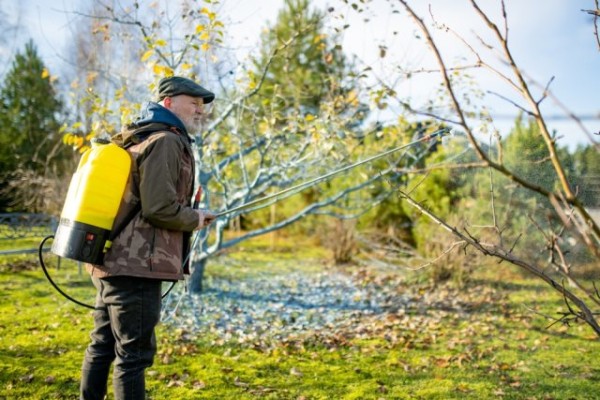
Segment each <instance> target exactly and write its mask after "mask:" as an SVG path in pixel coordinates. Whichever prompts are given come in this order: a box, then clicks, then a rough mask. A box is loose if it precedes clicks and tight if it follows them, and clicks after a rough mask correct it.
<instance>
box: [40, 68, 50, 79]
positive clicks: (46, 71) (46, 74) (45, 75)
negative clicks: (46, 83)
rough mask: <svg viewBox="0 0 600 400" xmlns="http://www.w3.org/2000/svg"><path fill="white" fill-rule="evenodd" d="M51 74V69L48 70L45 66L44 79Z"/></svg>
mask: <svg viewBox="0 0 600 400" xmlns="http://www.w3.org/2000/svg"><path fill="white" fill-rule="evenodd" d="M49 76H50V71H48V68H44V70H43V71H42V79H46V78H47V77H49Z"/></svg>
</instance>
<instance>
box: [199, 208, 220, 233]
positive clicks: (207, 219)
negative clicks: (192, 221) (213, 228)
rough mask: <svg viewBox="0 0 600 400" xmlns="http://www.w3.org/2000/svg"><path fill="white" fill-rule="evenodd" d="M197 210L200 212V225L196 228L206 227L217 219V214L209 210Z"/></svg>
mask: <svg viewBox="0 0 600 400" xmlns="http://www.w3.org/2000/svg"><path fill="white" fill-rule="evenodd" d="M196 211H197V212H198V226H197V227H196V230H198V229H204V228H206V227H207V226H209V225H210V224H212V223H213V222H214V221H215V219H217V216H216V215H215V214H213V213H212V212H210V211H208V210H196Z"/></svg>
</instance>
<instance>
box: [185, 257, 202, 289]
mask: <svg viewBox="0 0 600 400" xmlns="http://www.w3.org/2000/svg"><path fill="white" fill-rule="evenodd" d="M205 267H206V259H203V260H200V261H193V262H192V275H191V276H190V280H189V283H188V290H189V291H190V293H193V294H200V293H202V284H203V282H204V268H205Z"/></svg>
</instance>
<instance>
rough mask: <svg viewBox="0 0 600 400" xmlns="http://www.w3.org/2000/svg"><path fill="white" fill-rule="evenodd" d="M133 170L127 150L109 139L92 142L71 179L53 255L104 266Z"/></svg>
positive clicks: (55, 238)
mask: <svg viewBox="0 0 600 400" xmlns="http://www.w3.org/2000/svg"><path fill="white" fill-rule="evenodd" d="M130 169H131V157H130V155H129V153H127V151H126V150H124V149H122V148H121V147H119V146H117V145H116V144H114V143H110V142H109V141H107V140H101V139H94V140H93V141H92V147H91V148H90V149H88V150H87V151H86V152H85V153H84V154H83V155H82V157H81V160H80V161H79V165H78V167H77V171H75V174H73V178H72V179H71V184H70V185H69V190H68V192H67V198H66V200H65V204H64V206H63V209H62V213H61V215H60V224H59V226H58V229H57V231H56V235H55V236H54V243H53V245H52V252H53V253H54V254H56V255H59V256H61V257H66V258H70V259H73V260H78V261H83V262H89V263H92V264H102V262H103V258H104V252H105V251H106V248H105V247H106V242H107V241H108V240H109V236H110V231H111V229H112V227H113V222H114V220H115V217H116V215H117V211H118V210H119V205H120V204H121V198H122V197H123V193H124V191H125V186H126V185H127V179H128V177H129V171H130Z"/></svg>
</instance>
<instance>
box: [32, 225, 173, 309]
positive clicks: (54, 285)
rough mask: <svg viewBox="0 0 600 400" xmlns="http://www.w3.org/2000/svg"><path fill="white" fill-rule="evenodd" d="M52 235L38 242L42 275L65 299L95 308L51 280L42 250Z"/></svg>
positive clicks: (164, 295)
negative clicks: (69, 293)
mask: <svg viewBox="0 0 600 400" xmlns="http://www.w3.org/2000/svg"><path fill="white" fill-rule="evenodd" d="M53 238H54V235H50V236H46V237H45V238H44V239H43V240H42V242H41V243H40V247H39V248H38V258H39V260H40V265H41V266H42V271H44V275H46V278H48V282H50V284H51V285H52V286H53V287H54V289H56V291H57V292H58V293H60V294H62V295H63V296H64V297H65V298H66V299H67V300H70V301H72V302H73V303H75V304H77V305H80V306H82V307H85V308H89V309H90V310H96V309H97V308H96V307H94V306H91V305H89V304H86V303H83V302H81V301H79V300H77V299H74V298H73V297H71V296H69V295H68V294H66V293H65V292H64V291H63V290H62V289H61V288H59V287H58V285H57V284H56V283H55V282H54V281H53V280H52V278H51V277H50V274H49V273H48V269H47V268H46V264H45V263H44V257H43V254H42V253H43V250H44V244H45V243H46V241H47V240H48V239H53ZM175 283H176V282H173V283H172V284H171V287H169V289H168V290H167V292H166V293H165V294H163V295H162V298H163V299H164V298H165V297H167V295H168V294H169V292H170V291H171V290H172V289H173V287H175Z"/></svg>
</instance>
